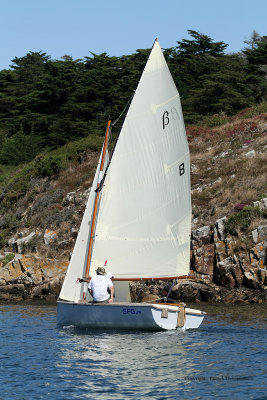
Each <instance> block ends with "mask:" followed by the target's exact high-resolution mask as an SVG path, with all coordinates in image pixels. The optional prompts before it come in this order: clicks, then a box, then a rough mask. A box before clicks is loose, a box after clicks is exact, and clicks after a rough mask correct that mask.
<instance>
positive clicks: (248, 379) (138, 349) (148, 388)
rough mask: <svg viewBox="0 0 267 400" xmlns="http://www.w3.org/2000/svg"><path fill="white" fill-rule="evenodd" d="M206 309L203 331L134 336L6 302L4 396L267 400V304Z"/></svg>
mask: <svg viewBox="0 0 267 400" xmlns="http://www.w3.org/2000/svg"><path fill="white" fill-rule="evenodd" d="M198 308H200V309H203V310H205V311H207V312H208V313H209V314H208V316H207V317H206V319H205V320H204V322H203V324H202V325H201V327H200V328H199V329H197V330H191V331H190V330H189V331H186V332H182V331H170V332H159V333H126V332H93V331H86V330H77V329H74V328H65V329H62V328H58V327H57V326H56V307H54V306H29V305H8V306H7V305H0V340H1V352H0V360H1V363H0V399H1V400H2V399H3V400H9V399H12V400H13V399H19V400H24V399H25V400H26V399H27V400H29V399H34V400H35V399H43V398H46V399H49V400H51V399H55V400H61V399H62V400H63V399H64V400H68V399H100V400H106V399H107V400H112V399H143V398H144V399H146V398H149V399H155V400H164V399H166V400H170V399H212V398H214V397H215V398H219V399H230V398H231V399H267V357H266V347H265V346H266V332H267V304H264V305H254V306H252V305H242V306H229V305H228V306H222V305H221V306H205V307H204V306H203V305H201V306H199V307H198Z"/></svg>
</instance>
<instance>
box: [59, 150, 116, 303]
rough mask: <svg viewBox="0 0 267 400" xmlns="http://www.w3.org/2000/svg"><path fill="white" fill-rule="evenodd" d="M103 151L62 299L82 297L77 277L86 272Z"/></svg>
mask: <svg viewBox="0 0 267 400" xmlns="http://www.w3.org/2000/svg"><path fill="white" fill-rule="evenodd" d="M102 152H103V149H102ZM102 152H101V154H100V158H99V162H98V165H97V169H96V173H95V177H94V181H93V184H92V187H91V191H90V194H89V197H88V201H87V204H86V208H85V211H84V215H83V219H82V223H81V226H80V229H79V233H78V236H77V239H76V243H75V246H74V249H73V253H72V256H71V260H70V263H69V266H68V270H67V273H66V276H65V280H64V283H63V285H62V288H61V292H60V295H59V298H60V299H61V300H68V301H74V302H78V301H79V300H81V298H82V290H83V287H82V285H80V284H76V283H75V282H76V280H77V278H81V277H83V276H84V274H85V269H86V263H87V253H88V245H89V239H90V228H91V220H92V214H93V207H94V201H95V189H96V187H97V184H98V182H99V180H100V179H101V177H100V176H99V170H100V162H101V158H102ZM107 163H108V154H106V158H105V166H107Z"/></svg>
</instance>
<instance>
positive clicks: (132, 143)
mask: <svg viewBox="0 0 267 400" xmlns="http://www.w3.org/2000/svg"><path fill="white" fill-rule="evenodd" d="M110 126H111V122H110V121H109V123H108V126H107V130H106V136H105V141H104V145H103V148H102V152H101V155H100V159H99V163H98V167H97V170H96V174H95V178H94V182H93V185H92V188H91V192H90V196H89V199H88V203H87V206H86V209H85V213H84V216H83V220H82V223H81V227H80V231H79V234H78V236H77V240H76V244H75V247H74V251H73V254H72V257H71V260H70V264H69V267H68V270H67V273H66V277H65V280H64V283H63V286H62V289H61V292H60V296H59V300H58V303H57V320H58V324H60V325H75V326H79V327H87V328H101V329H109V328H110V329H133V330H135V329H139V330H168V329H176V328H178V327H179V328H182V327H183V328H184V329H189V328H197V327H198V326H199V325H200V324H201V322H202V320H203V318H204V313H203V312H201V311H198V310H192V309H189V308H187V307H185V306H184V305H183V304H177V305H173V304H172V305H170V304H156V303H155V304H150V303H131V302H127V298H128V297H129V293H128V290H126V291H124V292H125V294H124V295H120V296H119V299H118V298H117V297H116V299H117V300H116V302H115V303H112V304H97V303H96V304H95V303H91V302H90V299H89V295H88V290H87V284H86V283H82V285H80V284H76V283H75V282H76V280H77V277H78V276H86V277H88V276H92V275H93V273H92V272H93V271H95V270H96V269H97V267H99V266H101V265H103V264H104V260H105V259H106V258H108V262H109V265H110V266H111V268H112V271H113V274H114V277H115V281H116V283H115V290H116V293H117V292H120V293H123V290H122V289H125V284H126V285H127V287H128V286H129V285H128V282H129V281H137V280H150V281H153V280H170V279H177V278H179V277H181V276H186V275H188V273H189V265H190V234H191V194H190V160H189V147H188V142H187V137H186V133H185V127H184V121H183V115H182V109H181V103H180V97H179V94H178V91H177V89H176V87H175V84H174V82H173V79H172V76H171V74H170V71H169V69H168V66H167V63H166V61H165V59H164V56H163V53H162V50H161V48H160V45H159V43H158V41H157V40H156V41H155V43H154V45H153V48H152V50H151V53H150V56H149V58H148V61H147V64H146V66H145V69H144V71H143V74H142V76H141V79H140V81H139V84H138V87H137V89H136V92H135V95H134V97H133V99H132V102H131V105H130V107H129V110H128V112H127V115H126V118H125V120H124V123H123V126H122V129H121V132H120V135H119V137H118V140H117V143H116V147H115V150H114V152H113V155H112V158H111V160H109V156H108V151H107V147H108V140H109V134H110ZM118 300H120V302H118Z"/></svg>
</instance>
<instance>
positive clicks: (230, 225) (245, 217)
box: [225, 206, 267, 235]
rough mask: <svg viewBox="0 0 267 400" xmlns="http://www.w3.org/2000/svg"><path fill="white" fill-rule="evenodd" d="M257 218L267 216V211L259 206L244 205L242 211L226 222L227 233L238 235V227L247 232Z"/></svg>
mask: <svg viewBox="0 0 267 400" xmlns="http://www.w3.org/2000/svg"><path fill="white" fill-rule="evenodd" d="M255 218H267V211H266V210H261V209H260V208H259V207H250V206H247V207H244V208H243V209H242V210H241V211H239V212H237V213H235V214H233V215H231V217H229V218H228V220H227V221H226V223H225V230H226V233H229V234H231V235H236V234H237V230H238V229H240V230H241V231H243V232H247V231H248V228H249V226H250V224H251V222H252V221H253V219H255Z"/></svg>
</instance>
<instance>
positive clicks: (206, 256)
mask: <svg viewBox="0 0 267 400" xmlns="http://www.w3.org/2000/svg"><path fill="white" fill-rule="evenodd" d="M266 205H267V199H263V200H262V204H261V205H260V206H262V207H265V208H266ZM226 223H227V218H226V217H224V218H222V219H220V220H218V221H216V223H215V225H214V226H204V227H201V228H198V229H195V230H193V231H192V237H191V276H192V277H193V279H183V280H178V281H175V282H173V281H170V282H166V281H155V282H152V283H151V282H145V281H142V282H135V283H134V282H132V283H130V289H131V295H132V300H133V301H154V300H155V301H156V300H158V299H160V298H163V297H164V287H166V284H167V283H169V284H171V285H172V291H171V293H170V295H169V297H170V298H172V299H173V300H174V301H183V302H186V303H200V302H209V303H246V302H247V303H262V302H265V301H267V270H266V260H267V225H260V226H259V227H258V228H257V229H255V230H254V231H253V232H251V238H252V242H253V246H252V247H251V248H250V249H249V251H247V252H244V251H239V252H238V253H237V252H236V246H237V244H238V243H240V240H241V239H242V233H240V232H239V234H238V235H229V234H227V233H226V228H225V227H226ZM243 239H244V240H246V239H245V238H243ZM19 240H21V239H19ZM68 262H69V260H68V259H63V260H57V259H49V258H44V257H38V256H37V255H36V254H29V255H25V254H16V255H15V256H14V258H13V259H12V260H10V261H9V262H8V263H7V264H6V265H1V261H0V302H38V303H40V302H43V303H48V302H49V303H55V302H56V300H57V298H58V295H59V292H60V289H61V286H62V283H63V280H64V276H65V273H66V270H67V266H68ZM75 284H76V283H75V282H74V285H75ZM165 295H166V294H165Z"/></svg>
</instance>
